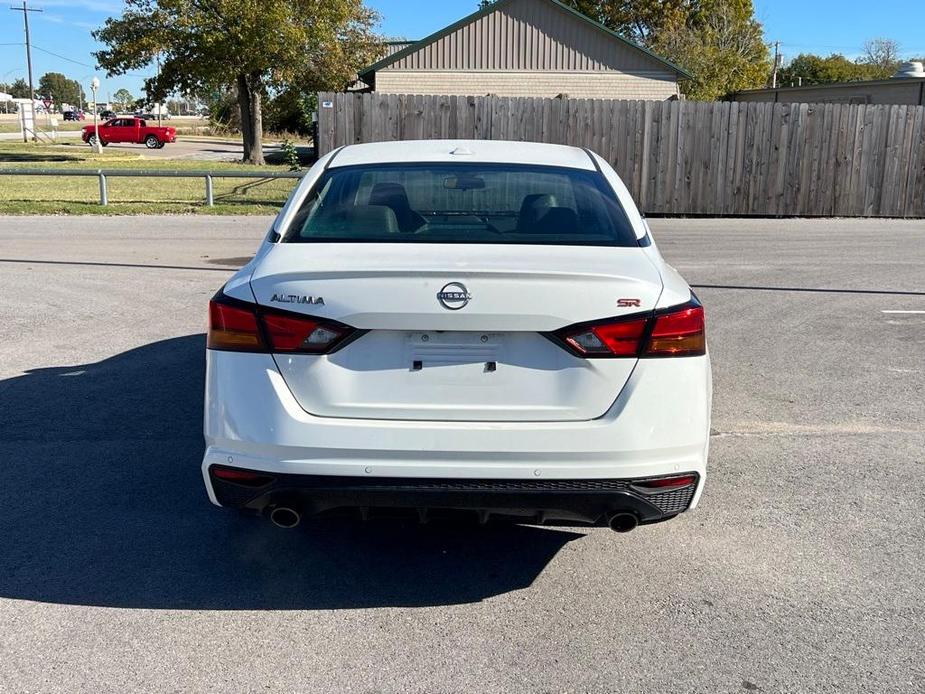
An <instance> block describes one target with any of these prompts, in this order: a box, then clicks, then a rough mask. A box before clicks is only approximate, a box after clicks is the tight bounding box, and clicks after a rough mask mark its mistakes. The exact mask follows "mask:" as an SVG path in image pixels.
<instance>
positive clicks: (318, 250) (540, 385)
mask: <svg viewBox="0 0 925 694" xmlns="http://www.w3.org/2000/svg"><path fill="white" fill-rule="evenodd" d="M207 347H208V349H207V376H206V403H205V404H206V407H205V438H206V444H207V448H206V452H205V456H204V459H203V463H202V471H203V477H204V479H205V484H206V488H207V490H208V494H209V498H210V499H211V500H212V502H213V503H215V504H217V505H220V506H225V507H231V508H238V509H247V510H251V511H254V512H259V513H263V514H266V515H267V516H268V517H270V518H271V519H272V520H273V521H274V522H275V523H276V524H277V525H280V526H283V527H292V526H294V525H296V524H298V522H299V521H300V519H301V518H302V517H305V516H329V515H345V514H346V515H356V516H358V517H362V518H376V517H379V516H388V515H408V516H410V517H412V518H417V519H419V520H420V521H422V522H427V521H429V520H432V519H436V518H442V517H448V516H467V517H470V518H472V519H474V520H477V521H481V522H485V521H487V520H490V519H496V518H497V519H508V520H514V521H518V522H525V523H550V524H591V525H609V526H610V527H612V528H614V529H615V530H631V529H633V528H635V527H636V526H637V525H638V524H647V523H654V522H657V521H662V520H666V519H669V518H672V517H674V516H676V515H678V514H680V513H682V512H684V511H687V510H690V509H692V508H694V507H695V506H696V505H697V502H698V500H699V497H700V494H701V492H702V489H703V484H704V477H705V472H706V460H707V451H708V442H709V423H710V398H711V384H710V363H709V358H708V355H707V345H706V332H705V321H704V310H703V307H702V306H701V304H700V302H699V301H698V299H697V297H696V296H695V295H694V294H693V292H692V291H691V290H690V288H689V286H688V285H687V283H686V282H685V281H684V280H683V279H682V278H681V277H680V276H679V275H678V273H677V272H676V271H675V270H674V269H673V268H671V267H670V266H669V265H668V264H667V263H666V262H665V261H664V260H663V259H662V257H661V255H660V254H659V252H658V249H657V247H656V246H655V244H654V241H653V239H652V236H651V233H650V231H649V229H648V226H647V224H646V223H645V220H644V219H642V218H641V216H640V214H639V212H638V210H637V209H636V206H635V205H634V203H633V201H632V199H631V198H630V196H629V193H628V192H627V190H626V188H625V186H624V185H623V184H622V182H621V181H620V179H619V177H618V176H617V175H616V173H615V172H614V171H613V169H611V167H610V166H609V165H608V164H607V162H606V161H604V160H603V159H602V158H600V157H599V156H597V155H596V154H594V153H592V152H590V151H588V150H583V149H579V148H574V147H565V146H560V145H548V144H536V143H513V142H489V141H440V140H431V141H422V142H392V143H377V144H367V145H353V146H348V147H344V148H341V149H338V150H335V151H334V152H331V153H330V154H328V155H327V156H325V157H323V158H322V159H321V160H319V161H318V162H317V163H316V164H315V166H314V167H312V169H311V170H310V171H309V172H308V173H307V175H306V176H305V177H304V178H303V180H302V182H301V183H300V185H299V186H298V187H297V189H296V190H295V191H294V192H293V194H292V196H291V197H290V199H289V201H288V202H287V204H286V206H285V207H284V208H283V210H282V211H281V212H280V214H279V216H278V217H277V218H276V220H275V222H274V224H273V227H272V229H271V230H270V232H269V233H268V235H267V237H266V239H265V240H264V241H263V243H262V244H261V246H260V248H259V249H258V252H257V254H256V256H255V257H254V259H253V260H252V261H251V262H250V263H249V264H248V265H247V266H245V267H244V268H242V269H241V270H240V271H239V272H237V273H236V274H235V275H234V276H233V277H232V278H231V279H230V280H229V281H228V282H227V284H226V285H225V286H224V287H223V288H222V289H221V290H220V291H219V292H218V293H217V294H216V295H215V297H214V298H213V300H212V302H211V304H210V306H209V333H208V344H207Z"/></svg>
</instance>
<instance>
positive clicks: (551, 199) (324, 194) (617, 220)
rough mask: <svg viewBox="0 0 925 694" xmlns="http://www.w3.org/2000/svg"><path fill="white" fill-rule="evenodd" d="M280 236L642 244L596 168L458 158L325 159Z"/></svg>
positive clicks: (318, 239) (315, 239) (342, 239)
mask: <svg viewBox="0 0 925 694" xmlns="http://www.w3.org/2000/svg"><path fill="white" fill-rule="evenodd" d="M283 241H284V242H289V243H298V242H302V243H306V242H371V243H382V242H391V241H394V242H400V243H503V244H513V243H520V244H549V245H572V246H576V245H577V246H636V245H638V244H637V241H636V235H635V233H634V232H633V229H632V227H631V226H630V223H629V220H628V219H627V217H626V214H625V213H624V211H623V208H622V207H621V206H620V204H619V202H618V201H617V198H616V195H615V194H614V192H613V189H612V188H611V187H610V185H609V184H608V183H607V181H606V180H605V179H604V177H603V175H602V174H601V173H600V172H597V171H583V170H581V169H570V168H559V167H545V166H520V165H512V164H457V163H453V164H442V163H441V164H374V165H364V166H346V167H341V168H332V169H328V170H327V171H325V172H324V174H322V176H321V178H320V179H319V180H318V181H317V183H316V184H315V186H314V188H313V189H312V191H311V192H310V193H309V195H308V197H307V198H306V200H305V202H304V203H303V204H302V206H301V208H300V209H299V211H298V213H297V214H296V217H295V219H294V220H293V223H292V224H291V225H290V227H289V231H288V232H287V233H286V235H285V237H284V238H283Z"/></svg>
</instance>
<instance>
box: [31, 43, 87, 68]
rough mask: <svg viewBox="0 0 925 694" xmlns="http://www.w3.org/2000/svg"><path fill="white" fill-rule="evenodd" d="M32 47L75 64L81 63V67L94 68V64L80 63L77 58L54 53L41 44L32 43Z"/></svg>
mask: <svg viewBox="0 0 925 694" xmlns="http://www.w3.org/2000/svg"><path fill="white" fill-rule="evenodd" d="M32 47H33V48H34V49H35V50H37V51H42V53H47V54H48V55H53V56H54V57H56V58H60V59H61V60H66V61H67V62H69V63H74V64H75V65H81V66H83V67H88V68H91V69H93V70H95V69H96V65H89V64H87V63H82V62H80V61H79V60H74V59H73V58H68V57H66V56H63V55H59V54H57V53H55V52H53V51H49V50H48V49H47V48H42V47H41V46H36V45H35V44H34V43H33V44H32Z"/></svg>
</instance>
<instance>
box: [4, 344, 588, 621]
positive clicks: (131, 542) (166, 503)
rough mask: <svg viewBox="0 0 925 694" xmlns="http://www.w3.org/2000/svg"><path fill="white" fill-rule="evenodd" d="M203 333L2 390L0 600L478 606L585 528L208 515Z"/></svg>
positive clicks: (21, 380)
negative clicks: (298, 522)
mask: <svg viewBox="0 0 925 694" xmlns="http://www.w3.org/2000/svg"><path fill="white" fill-rule="evenodd" d="M204 342H205V340H204V336H203V335H190V336H186V337H179V338H174V339H169V340H164V341H161V342H155V343H152V344H148V345H145V346H143V347H139V348H137V349H133V350H131V351H128V352H125V353H123V354H119V355H117V356H114V357H111V358H109V359H105V360H103V361H100V362H98V363H94V364H87V365H83V366H74V367H61V368H43V369H35V370H32V371H29V372H27V373H25V374H23V375H21V376H16V377H14V378H10V379H7V380H4V381H0V597H4V598H13V599H23V600H36V601H42V602H52V603H65V604H79V605H98V606H111V607H141V608H155V609H157V608H170V609H184V608H186V609H338V608H356V607H378V606H425V605H441V604H457V603H466V602H473V601H479V600H483V599H485V598H488V597H491V596H493V595H498V594H501V593H505V592H508V591H511V590H517V589H520V588H525V587H527V586H529V585H530V584H531V583H532V582H533V581H534V579H535V578H536V577H537V576H538V575H539V573H540V572H541V571H542V570H543V568H544V567H545V566H546V564H547V563H548V562H549V561H550V560H551V559H552V558H553V557H554V556H555V554H556V553H557V552H558V551H559V550H560V549H561V548H562V547H563V546H564V545H565V544H566V543H567V542H569V541H571V540H573V539H575V538H578V537H581V535H579V534H576V533H573V532H569V531H563V530H555V529H550V528H539V527H526V526H489V527H487V528H480V527H478V526H476V525H474V524H473V525H472V526H418V525H416V524H404V525H375V524H365V525H364V524H361V523H359V522H354V523H350V522H345V523H323V524H322V523H306V524H303V525H302V526H300V527H299V528H297V529H295V530H288V531H285V530H279V529H277V528H275V527H273V526H272V525H271V524H270V523H268V522H267V521H265V520H263V519H260V518H255V517H242V516H239V515H238V514H236V513H234V512H230V511H226V510H223V509H219V508H216V507H214V506H212V505H211V504H210V503H209V502H208V500H207V498H206V495H205V491H204V488H203V483H202V477H201V474H200V469H199V464H200V460H201V455H202V450H203V443H202V424H201V423H202V392H203V379H204V370H205V369H204V357H203V353H204V346H205V344H204Z"/></svg>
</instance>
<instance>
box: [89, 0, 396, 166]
mask: <svg viewBox="0 0 925 694" xmlns="http://www.w3.org/2000/svg"><path fill="white" fill-rule="evenodd" d="M377 20H378V15H377V14H376V13H375V12H374V11H372V10H370V9H368V8H367V7H366V6H365V5H364V4H363V0H323V1H319V0H209V1H208V2H204V1H202V0H126V3H125V9H124V11H123V14H122V16H121V17H118V18H109V19H107V20H106V23H105V24H104V25H103V27H102V28H100V29H98V30H96V31H94V32H93V36H94V38H96V39H97V40H98V41H100V42H102V43H104V44H106V46H107V48H106V50H102V51H99V52H98V53H96V54H95V56H96V59H97V61H98V62H99V64H100V65H101V66H102V67H103V68H105V69H106V70H107V72H108V73H109V74H110V75H113V74H122V73H124V72H127V71H129V70H137V69H141V68H144V67H146V66H148V65H150V64H151V63H152V62H153V61H154V60H155V58H156V57H158V56H159V57H160V60H161V69H160V72H159V75H158V76H156V77H152V78H149V79H147V80H146V81H145V89H146V91H147V92H148V98H149V99H150V100H152V101H161V100H163V99H164V98H166V97H167V95H168V94H170V93H171V92H175V91H180V92H189V91H201V90H222V89H233V90H234V91H235V94H236V98H237V102H238V111H239V117H240V124H241V135H242V140H243V144H244V161H246V162H249V163H254V164H262V163H264V162H263V112H262V103H263V99H264V98H266V97H267V96H268V95H271V94H273V93H276V92H278V91H281V90H283V89H285V88H286V87H287V86H289V85H294V84H298V85H299V86H300V88H301V89H306V90H307V89H319V88H326V89H342V88H344V87H346V86H347V84H349V83H350V82H351V81H353V80H354V79H355V77H356V71H357V69H358V68H360V67H361V66H363V65H366V64H368V63H369V62H372V59H373V58H374V57H375V56H376V55H377V53H378V51H379V50H380V41H379V38H378V37H377V36H375V35H374V34H373V32H372V28H373V26H374V24H375V23H376V21H377Z"/></svg>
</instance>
